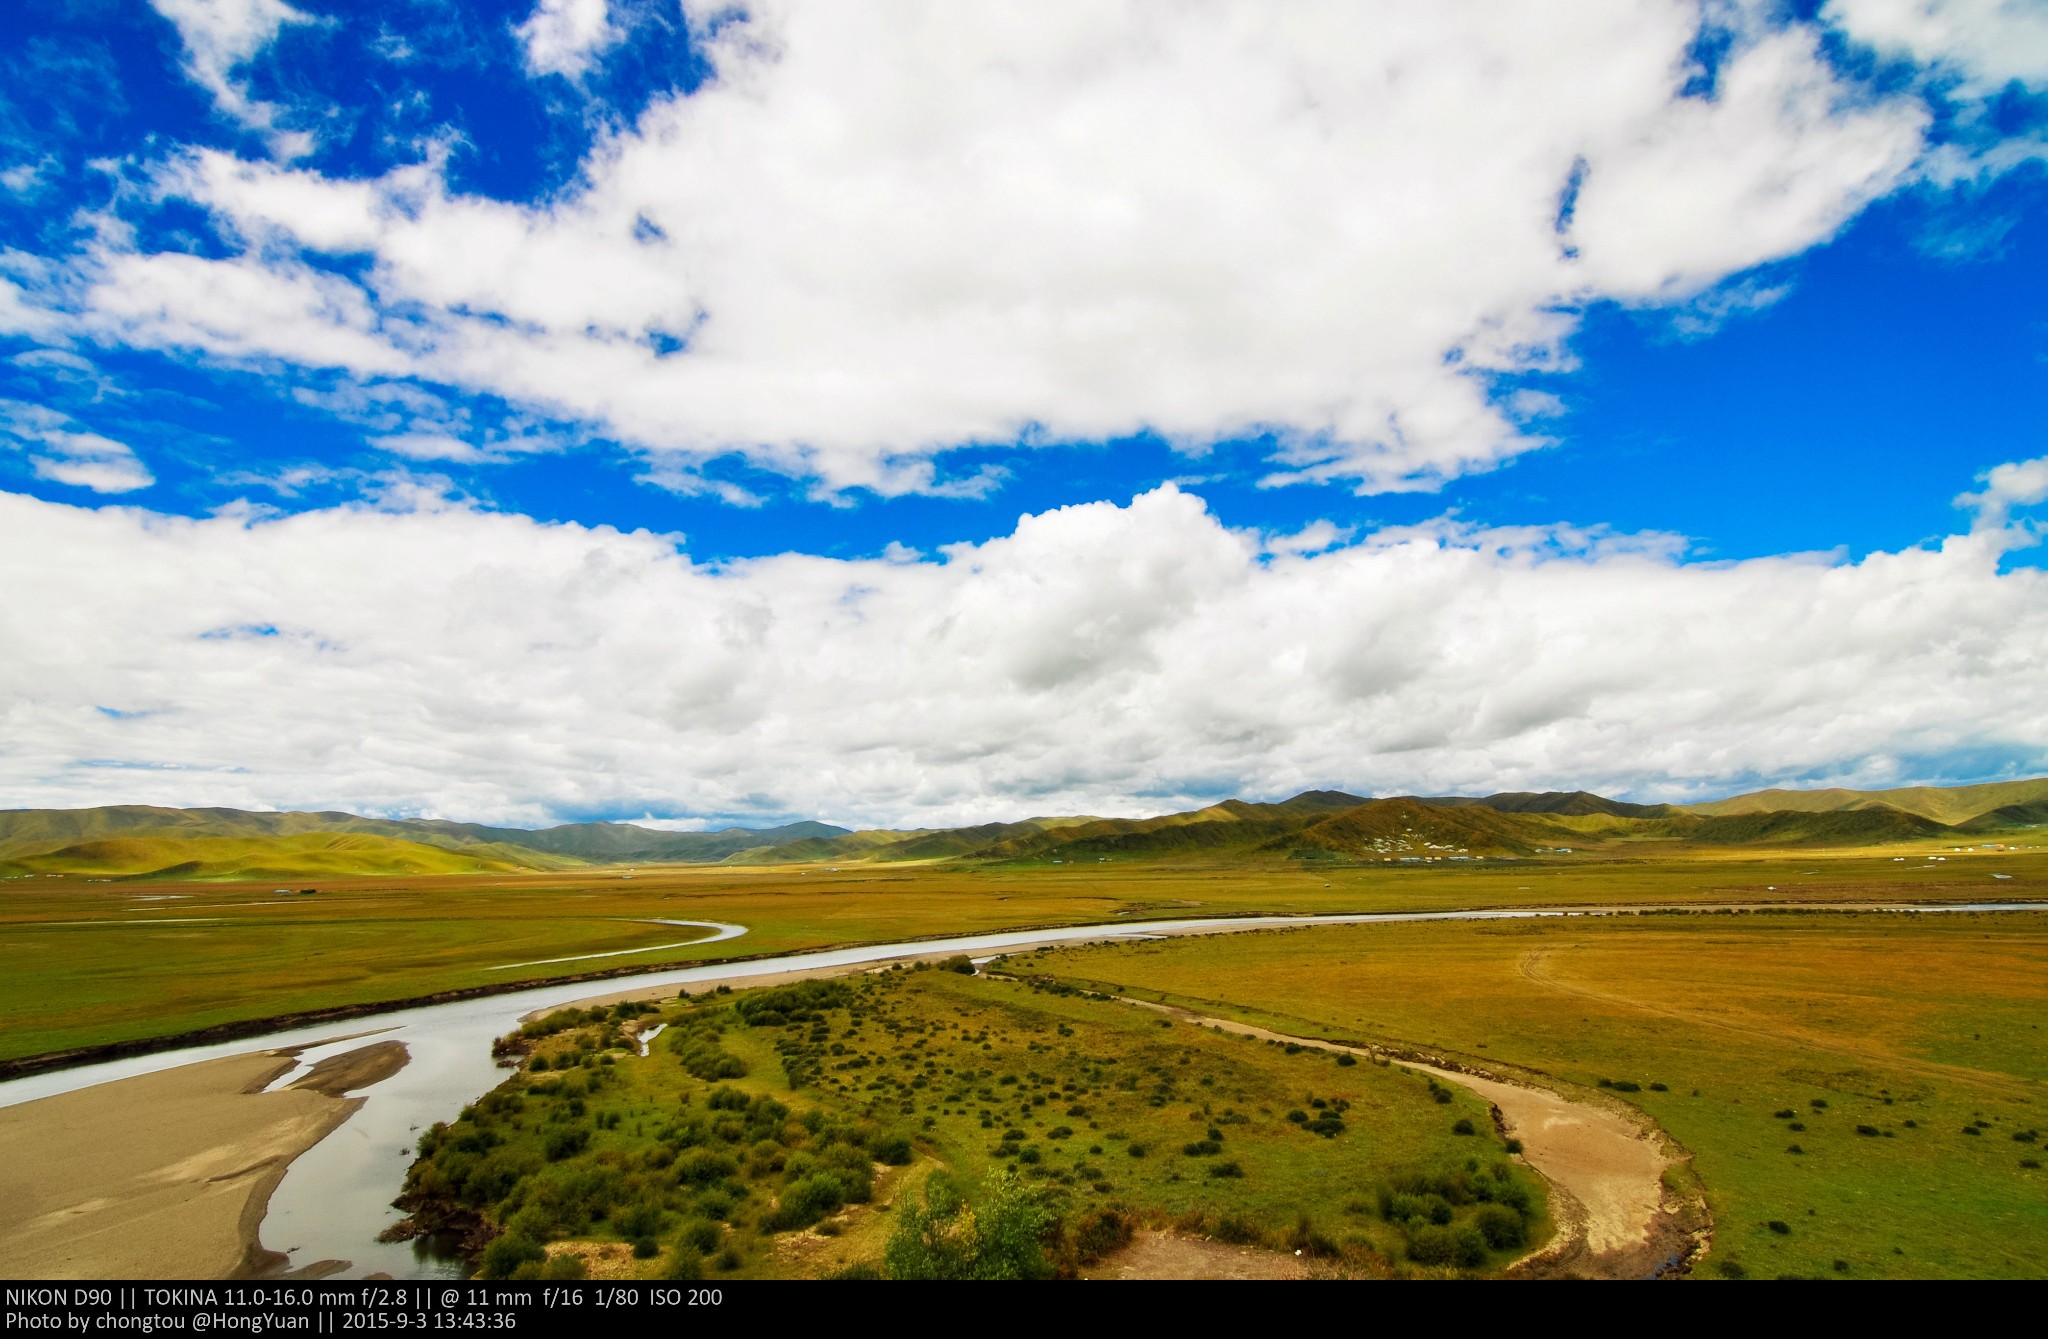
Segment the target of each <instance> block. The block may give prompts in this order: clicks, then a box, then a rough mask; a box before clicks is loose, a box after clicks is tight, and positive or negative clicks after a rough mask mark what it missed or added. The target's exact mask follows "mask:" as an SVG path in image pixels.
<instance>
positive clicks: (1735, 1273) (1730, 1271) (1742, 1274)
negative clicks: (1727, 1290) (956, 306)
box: [1715, 1260, 1749, 1279]
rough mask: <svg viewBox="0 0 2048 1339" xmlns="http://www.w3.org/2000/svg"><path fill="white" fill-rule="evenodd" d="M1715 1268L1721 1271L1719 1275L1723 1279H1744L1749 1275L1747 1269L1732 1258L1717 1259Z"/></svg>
mask: <svg viewBox="0 0 2048 1339" xmlns="http://www.w3.org/2000/svg"><path fill="white" fill-rule="evenodd" d="M1715 1268H1716V1269H1719V1270H1720V1271H1721V1277H1722V1278H1724V1279H1746V1278H1748V1277H1749V1271H1748V1270H1746V1269H1744V1268H1743V1267H1742V1266H1741V1265H1739V1264H1737V1263H1736V1262H1735V1261H1733V1260H1722V1261H1719V1262H1718V1263H1717V1264H1716V1265H1715Z"/></svg>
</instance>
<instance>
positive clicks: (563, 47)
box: [512, 0, 625, 79]
mask: <svg viewBox="0 0 2048 1339" xmlns="http://www.w3.org/2000/svg"><path fill="white" fill-rule="evenodd" d="M609 8H610V6H609V5H608V4H607V3H606V0H540V3H539V4H538V5H536V6H535V7H534V11H533V14H532V15H531V16H530V17H529V18H528V19H527V20H526V22H524V23H522V24H520V25H519V26H518V27H516V28H514V29H513V30H512V31H513V32H514V33H516V34H517V35H518V37H519V40H520V41H521V42H522V43H524V44H525V46H526V66H527V68H528V69H529V70H532V71H533V72H534V73H535V74H560V75H566V76H568V77H569V78H572V79H573V78H575V77H576V76H578V75H580V74H582V73H583V72H584V71H586V70H588V69H589V68H590V67H591V65H592V64H594V63H595V62H596V60H597V57H598V54H599V53H600V52H602V51H603V50H605V48H607V47H610V46H613V45H616V44H617V42H618V41H619V39H620V38H621V37H623V36H625V34H624V33H622V32H621V31H620V30H619V29H618V27H617V26H616V25H614V24H613V23H612V21H611V16H610V14H609V13H608V10H609Z"/></svg>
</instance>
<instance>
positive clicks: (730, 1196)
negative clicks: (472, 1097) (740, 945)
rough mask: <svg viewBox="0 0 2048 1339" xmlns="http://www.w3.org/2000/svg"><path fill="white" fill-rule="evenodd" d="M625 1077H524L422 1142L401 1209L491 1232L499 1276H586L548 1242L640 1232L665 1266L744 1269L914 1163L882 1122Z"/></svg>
mask: <svg viewBox="0 0 2048 1339" xmlns="http://www.w3.org/2000/svg"><path fill="white" fill-rule="evenodd" d="M563 1012H568V1011H563ZM578 1012H581V1011H578ZM540 1021H541V1022H543V1023H545V1022H546V1021H547V1020H540ZM612 1024H613V1018H612V1016H611V1015H610V1014H609V1012H605V1013H603V1014H602V1016H600V1017H598V1018H595V1019H593V1018H591V1017H590V1016H589V1015H588V1014H585V1015H584V1026H585V1027H586V1028H589V1027H592V1026H593V1025H596V1026H597V1027H603V1026H610V1025H612ZM564 1030H565V1029H564ZM551 1035H552V1034H551ZM670 1035H673V1036H676V1037H678V1038H679V1039H680V1043H679V1044H677V1043H672V1044H673V1045H675V1049H676V1050H677V1052H678V1054H679V1055H680V1056H682V1057H683V1059H684V1061H685V1064H686V1066H688V1067H690V1068H691V1071H692V1072H693V1073H694V1072H697V1071H698V1070H702V1069H710V1070H712V1071H714V1072H715V1071H716V1070H717V1069H718V1068H719V1066H718V1065H717V1063H716V1061H717V1057H719V1056H726V1055H727V1053H725V1052H723V1051H722V1049H720V1048H719V1047H718V1046H717V1037H718V1033H717V1031H716V1029H715V1028H714V1027H712V1026H710V1025H708V1024H706V1023H702V1022H700V1023H699V1024H698V1025H697V1026H694V1027H693V1026H691V1025H690V1024H688V1023H686V1024H684V1025H683V1026H682V1028H681V1029H680V1030H678V1031H675V1032H673V1033H671V1034H670ZM581 1040H583V1039H578V1044H579V1045H580V1044H581ZM692 1056H696V1057H698V1058H699V1060H700V1063H698V1064H695V1065H691V1063H690V1061H691V1057H692ZM706 1056H709V1057H710V1059H711V1061H712V1063H710V1064H708V1065H707V1064H704V1063H701V1061H702V1059H703V1057H706ZM727 1058H732V1059H736V1057H730V1056H727ZM622 1072H623V1071H622V1070H618V1069H606V1068H603V1067H591V1068H581V1067H575V1066H570V1067H569V1068H567V1069H566V1070H561V1069H558V1070H557V1071H556V1072H555V1073H544V1075H543V1076H542V1077H539V1078H535V1077H529V1076H526V1075H521V1076H519V1077H516V1078H513V1079H511V1080H509V1081H508V1082H507V1083H506V1084H504V1085H503V1086H501V1087H500V1088H499V1089H498V1090H496V1091H495V1092H493V1093H491V1094H489V1095H488V1096H486V1097H484V1098H483V1099H481V1100H480V1101H478V1102H477V1103H476V1104H475V1105H474V1106H472V1107H469V1108H466V1109H465V1110H464V1111H463V1112H462V1114H461V1116H460V1117H459V1118H458V1119H457V1120H456V1121H455V1122H453V1123H452V1124H445V1125H443V1124H437V1125H435V1126H434V1127H433V1128H431V1129H429V1130H428V1131H427V1132H426V1133H425V1134H424V1135H422V1136H421V1139H420V1144H419V1152H420V1158H419V1160H418V1161H417V1162H415V1163H414V1165H413V1167H412V1169H411V1171H410V1173H409V1174H408V1177H407V1186H406V1192H405V1194H404V1196H402V1197H401V1201H400V1202H401V1204H402V1205H404V1207H406V1208H408V1209H409V1210H411V1211H412V1212H413V1213H414V1215H415V1219H416V1221H417V1222H418V1223H419V1224H420V1226H422V1227H425V1228H429V1229H431V1228H434V1227H438V1226H446V1225H451V1224H460V1225H465V1226H466V1227H467V1228H468V1229H470V1230H471V1239H472V1240H480V1239H484V1238H489V1241H488V1244H487V1245H486V1246H485V1247H484V1249H483V1251H482V1252H481V1255H480V1257H479V1259H478V1261H477V1264H478V1268H479V1272H480V1274H481V1275H482V1276H483V1277H486V1278H514V1277H516V1278H542V1277H572V1276H575V1272H576V1271H578V1270H579V1269H580V1265H579V1264H578V1262H576V1261H575V1260H574V1259H573V1258H567V1257H558V1258H556V1259H555V1260H552V1261H550V1260H548V1259H547V1258H546V1250H545V1247H546V1243H548V1242H550V1241H555V1240H561V1239H565V1238H583V1237H590V1236H601V1237H616V1238H619V1239H623V1240H625V1241H628V1242H630V1243H632V1246H633V1252H634V1254H635V1256H637V1257H639V1258H642V1259H652V1258H654V1257H656V1256H660V1255H662V1254H663V1251H664V1247H666V1249H667V1258H666V1259H665V1261H664V1265H663V1269H664V1272H665V1273H666V1274H667V1275H668V1276H669V1277H671V1278H694V1277H699V1276H700V1275H701V1274H702V1273H703V1272H704V1271H705V1270H707V1269H714V1268H715V1269H735V1268H738V1267H739V1266H740V1264H741V1263H743V1259H744V1256H745V1254H746V1253H747V1252H748V1251H749V1250H751V1249H754V1248H753V1247H752V1246H751V1245H750V1243H752V1242H753V1241H754V1240H755V1238H756V1236H757V1234H760V1233H773V1232H780V1231H785V1230H789V1229H793V1228H802V1227H809V1226H811V1225H813V1224H816V1223H818V1222H819V1221H820V1220H821V1219H823V1218H825V1217H827V1216H829V1215H831V1214H833V1213H835V1212H836V1211H838V1210H839V1209H840V1208H841V1207H842V1206H844V1205H847V1204H859V1203H865V1202H866V1201H867V1200H868V1199H869V1198H870V1196H871V1195H872V1194H873V1190H874V1175H875V1172H874V1165H875V1163H876V1162H882V1163H896V1164H900V1163H904V1162H908V1161H909V1160H910V1158H911V1148H910V1143H909V1140H908V1139H907V1138H904V1137H903V1136H901V1135H897V1134H892V1133H889V1132H888V1131H886V1130H884V1129H883V1128H881V1127H879V1126H877V1125H875V1124H874V1123H872V1122H868V1121H859V1122H852V1121H845V1120H835V1119H833V1118H831V1117H828V1116H827V1115H825V1114H824V1113H822V1112H819V1111H809V1112H805V1113H803V1114H802V1115H800V1116H799V1115H796V1114H793V1113H792V1112H791V1110H790V1108H789V1107H788V1106H787V1105H786V1104H784V1103H782V1102H779V1101H777V1100H775V1099H774V1098H772V1097H769V1096H766V1095H761V1094H751V1093H748V1092H745V1091H743V1090H742V1089H740V1088H737V1087H734V1086H732V1085H730V1084H721V1085H720V1086H717V1087H715V1088H712V1089H711V1090H710V1091H709V1092H702V1091H701V1090H700V1093H701V1096H700V1097H698V1098H697V1099H696V1100H695V1101H693V1098H692V1095H691V1094H689V1093H685V1094H682V1095H681V1097H680V1102H679V1104H678V1105H677V1106H663V1107H649V1106H644V1105H641V1106H636V1105H634V1104H633V1103H631V1102H629V1101H628V1100H627V1099H625V1098H623V1097H621V1096H619V1095H617V1094H616V1093H615V1090H616V1089H617V1088H618V1087H619V1086H620V1078H619V1075H620V1074H621V1073H622ZM629 1121H630V1125H629V1124H628V1122H629ZM611 1131H623V1132H624V1133H623V1134H622V1136H616V1137H615V1136H612V1135H610V1134H609V1133H608V1132H611Z"/></svg>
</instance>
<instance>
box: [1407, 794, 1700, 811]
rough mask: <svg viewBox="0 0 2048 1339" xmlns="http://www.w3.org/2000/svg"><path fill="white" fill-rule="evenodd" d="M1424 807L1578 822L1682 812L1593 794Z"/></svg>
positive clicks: (1465, 800)
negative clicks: (1560, 816) (1598, 816)
mask: <svg viewBox="0 0 2048 1339" xmlns="http://www.w3.org/2000/svg"><path fill="white" fill-rule="evenodd" d="M1422 803H1424V804H1434V805H1437V806H1439V807H1443V808H1464V807H1473V806H1476V807H1478V808H1482V809H1495V810H1498V811H1500V812H1501V813H1504V814H1565V815H1568V816H1571V817H1574V818H1583V817H1587V816H1589V815H1593V814H1605V815H1607V816H1608V817H1610V818H1666V817H1669V816H1670V815H1672V814H1675V813H1677V812H1678V810H1677V809H1675V808H1673V807H1672V806H1670V805H1668V804H1630V803H1629V802H1628V801H1626V800H1610V799H1608V798H1607V797H1606V796H1605V795H1595V794H1594V793H1593V792H1591V791H1589V790H1546V791H1526V790H1509V791H1502V792H1501V793H1500V794H1498V795H1488V796H1487V797H1486V798H1485V799H1472V798H1470V797H1468V796H1464V795H1439V796H1436V797H1434V798H1430V799H1424V800H1423V801H1422Z"/></svg>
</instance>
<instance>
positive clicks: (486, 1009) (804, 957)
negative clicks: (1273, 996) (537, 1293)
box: [0, 902, 2048, 1278]
mask: <svg viewBox="0 0 2048 1339" xmlns="http://www.w3.org/2000/svg"><path fill="white" fill-rule="evenodd" d="M1666 909H1667V908H1662V907H1651V906H1642V907H1635V906H1628V907H1602V908H1586V909H1579V910H1560V909H1540V910H1539V909H1528V910H1506V911H1427V912H1382V913H1360V914H1351V915H1327V916H1231V917H1210V918H1204V919H1192V920H1159V921H1137V922H1121V923H1112V924H1106V925H1105V924H1095V925H1070V926H1060V927H1056V928H1052V929H1036V930H1011V931H1004V932H1000V933H995V934H979V935H963V936H959V937H956V938H951V939H922V940H914V941H907V942H903V943H894V944H875V945H869V946H866V947H860V948H841V949H827V950H823V951H820V952H815V953H795V954H789V955H786V956H782V957H775V958H762V959H756V960H754V961H750V962H725V963H706V964H703V965H700V966H694V967H678V968H666V969H655V970H650V971H648V972H646V973H644V974H640V975H634V976H627V977H616V978H613V979H610V980H607V981H600V982H591V981H580V982H574V983H570V984H558V985H551V986H536V987H534V988H533V989H531V990H522V991H517V992H513V993H509V994H504V995H492V996H487V997H485V998H481V999H470V1000H457V1001H452V1002H450V1003H446V1004H435V1005H427V1006H423V1007H419V1008H412V1009H403V1010H398V1011H395V1012H392V1013H388V1014H377V1015H371V1016H369V1017H365V1018H360V1019H356V1020H352V1021H349V1022H346V1023H326V1024H322V1025H320V1026H317V1027H306V1028H297V1029H292V1030H289V1031H281V1032H276V1033H272V1034H269V1035H267V1036H261V1037H244V1038H241V1039H239V1040H236V1041H231V1042H221V1043H216V1044H213V1045H208V1046H198V1047H193V1048H190V1049H187V1050H181V1051H166V1052H160V1053H157V1054H154V1055H142V1056H129V1057H124V1058H121V1059H117V1060H109V1061H104V1062H102V1063H99V1064H94V1065H82V1066H79V1067H77V1068H75V1069H65V1070H57V1071H54V1072H51V1073H46V1074H35V1075H30V1076H28V1077H25V1078H20V1079H13V1080H9V1081H7V1082H5V1083H0V1107H6V1106H13V1105H15V1104H17V1103H21V1102H30V1101H34V1100H36V1099H37V1098H42V1097H51V1096H55V1095H56V1094H58V1093H67V1092H75V1091H77V1090H79V1089H81V1088H89V1087H92V1086H95V1085H97V1084H101V1083H108V1082H112V1081H113V1080H116V1079H124V1078H130V1077H133V1076H135V1075H138V1074H149V1073H155V1072H157V1071H160V1070H165V1069H170V1068H173V1067H175V1066H178V1065H186V1064H192V1063H194V1062H197V1061H201V1060H211V1059H215V1058H217V1057H221V1056H228V1055H242V1054H246V1053H248V1052H251V1051H268V1050H278V1049H282V1048H287V1047H300V1048H303V1049H302V1050H300V1051H299V1053H298V1058H299V1060H300V1066H299V1068H298V1069H295V1070H294V1071H293V1072H292V1073H290V1074H287V1075H285V1076H284V1077H283V1078H281V1079H279V1080H278V1083H280V1084H282V1083H288V1082H290V1081H291V1080H292V1079H293V1078H295V1077H297V1076H298V1075H299V1074H301V1073H303V1072H304V1070H305V1069H306V1068H308V1067H310V1066H311V1065H312V1064H314V1063H317V1062H318V1061H319V1060H320V1059H322V1058H323V1057H326V1056H329V1055H336V1054H340V1053H342V1052H344V1051H348V1050H351V1049H353V1048H355V1047H357V1046H360V1045H363V1044H365V1043H366V1042H368V1041H372V1040H375V1041H387V1040H388V1041H399V1042H402V1043H404V1045H405V1047H406V1049H407V1051H408V1052H409V1053H410V1056H411V1059H410V1061H409V1062H408V1063H407V1064H406V1065H405V1067H404V1068H403V1069H401V1070H399V1071H398V1073H396V1074H394V1075H392V1076H391V1077H389V1078H387V1079H384V1080H383V1081H382V1082H380V1083H377V1084H375V1085H374V1086H372V1087H370V1088H367V1089H365V1090H363V1092H362V1093H361V1096H362V1097H363V1098H364V1099H365V1101H364V1103H363V1105H362V1107H361V1109H359V1110H358V1111H357V1112H356V1113H355V1115H354V1116H352V1117H351V1118H350V1119H349V1120H348V1121H347V1122H346V1123H345V1124H343V1125H342V1126H341V1127H340V1128H338V1129H337V1130H336V1131H335V1132H334V1133H333V1134H331V1135H329V1136H328V1137H327V1138H326V1139H325V1140H323V1141H322V1142H321V1143H319V1144H318V1145H316V1146H314V1147H313V1148H312V1149H310V1150H309V1151H308V1152H306V1153H305V1154H304V1155H303V1156H301V1157H300V1158H299V1159H298V1160H297V1161H295V1162H294V1163H293V1164H292V1166H291V1170H290V1171H289V1172H287V1173H286V1175H285V1178H284V1180H283V1182H282V1183H281V1184H280V1185H279V1186H278V1188H277V1190H276V1192H275V1193H273V1194H272V1196H271V1199H270V1208H269V1212H268V1214H267V1215H266V1216H265V1218H264V1220H263V1227H262V1239H263V1244H264V1245H265V1246H266V1247H268V1248H270V1249H272V1250H278V1251H286V1252H289V1253H290V1255H291V1257H292V1261H293V1264H294V1265H295V1266H296V1265H305V1264H310V1263H312V1262H314V1261H319V1260H346V1261H348V1262H349V1266H348V1268H347V1269H346V1271H344V1273H343V1275H342V1276H343V1277H354V1278H360V1277H363V1276H365V1275H370V1274H387V1275H390V1276H392V1277H395V1278H435V1277H455V1276H457V1275H459V1273H460V1270H461V1266H460V1262H459V1261H456V1260H452V1259H447V1258H437V1257H436V1256H435V1255H434V1254H433V1253H432V1252H431V1250H429V1249H424V1248H422V1246H421V1245H420V1244H418V1243H409V1244H390V1243H383V1242H379V1241H378V1240H377V1235H378V1234H379V1233H380V1232H382V1231H383V1230H384V1229H385V1228H386V1227H388V1226H390V1225H391V1224H392V1223H394V1222H396V1221H398V1219H399V1217H400V1215H399V1213H398V1211H397V1210H396V1209H393V1208H392V1207H391V1200H392V1198H393V1196H395V1195H396V1194H397V1193H398V1191H399V1188H400V1186H401V1185H402V1184H403V1181H404V1176H405V1170H406V1168H407V1167H408V1166H409V1165H410V1161H411V1158H412V1153H413V1147H414V1145H415V1143H416V1142H417V1140H418V1137H419V1135H418V1132H419V1131H420V1130H422V1129H424V1128H426V1127H427V1126H428V1125H431V1124H432V1123H433V1122H435V1121H437V1120H448V1119H450V1118H452V1117H453V1116H454V1114H455V1113H456V1112H457V1111H459V1110H460V1109H461V1108H462V1107H463V1106H465V1105H467V1104H468V1103H470V1102H473V1101H475V1100H476V1099H477V1098H479V1097H481V1096H482V1095H483V1094H484V1093H486V1092H488V1091H490V1090H491V1089H492V1088H493V1087H495V1086H497V1085H498V1084H499V1083H500V1082H502V1081H503V1080H504V1078H505V1076H506V1073H505V1071H504V1070H502V1069H500V1068H498V1067H497V1065H496V1064H495V1063H494V1062H493V1060H492V1059H491V1053H490V1048H491V1042H492V1041H493V1040H494V1039H495V1038H497V1037H500V1036H502V1035H504V1034H505V1033H506V1032H509V1031H511V1030H512V1029H513V1028H514V1027H516V1026H517V1024H518V1020H519V1019H520V1018H521V1017H523V1016H525V1015H527V1014H530V1013H533V1012H534V1011H536V1010H542V1009H550V1008H559V1007H561V1006H564V1005H568V1004H573V1003H576V1002H578V1001H581V1000H587V999H592V998H595V997H598V996H602V995H617V994H621V993H624V992H627V991H637V990H646V989H650V988H660V987H669V986H673V987H676V988H678V989H691V990H695V989H698V988H701V987H703V986H707V985H715V984H717V983H720V982H740V981H745V980H749V979H752V978H758V977H764V976H776V975H781V974H784V973H810V972H820V971H829V970H832V969H835V968H853V967H859V966H863V965H867V964H872V963H884V962H890V961H894V960H899V959H907V958H922V957H928V956H932V955H949V954H958V953H966V954H969V955H971V956H977V957H980V956H987V955H992V954H997V953H1004V952H1010V951H1014V950H1017V949H1022V948H1028V947H1035V946H1037V945H1042V944H1071V943H1078V942H1088V941H1097V942H1100V941H1110V940H1132V939H1143V938H1152V937H1157V936H1164V935H1192V934H1220V933H1226V932H1230V931H1240V930H1257V929H1284V928H1290V927H1295V926H1309V925H1361V924H1379V923H1382V922H1388V923H1392V922H1401V921H1450V920H1467V921H1476V920H1523V919H1532V918H1539V917H1569V916H1605V915H1626V914H1630V913H1633V912H1638V911H1655V910H1666ZM1668 909H1671V910H1680V909H1686V910H1704V909H1705V908H1668ZM1773 909H1774V910H1775V909H1778V908H1773ZM2044 909H2048V903H2025V902H1979V903H1966V904H1954V905H1948V906H1893V905H1878V904H1873V905H1865V906H1855V907H1844V906H1837V907H1803V908H1800V910H1802V911H1892V912H1929V913H1932V912H1953V911H2040V910H2044ZM663 923H664V924H672V925H685V926H693V927H696V928H701V929H706V930H710V931H711V932H712V933H711V935H710V936H708V937H706V938H702V939H698V940H694V941H690V942H691V943H694V944H704V943H711V942H716V941H717V940H722V939H733V938H737V937H739V936H740V935H744V934H745V933H746V930H745V928H744V927H742V926H736V925H726V924H723V923H719V922H710V921H668V922H663ZM642 951H654V950H651V949H650V950H642Z"/></svg>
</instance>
